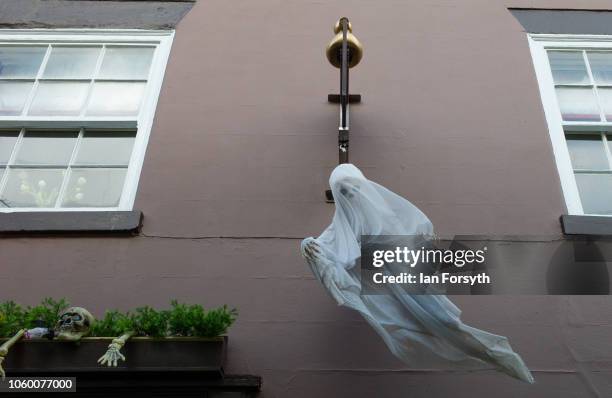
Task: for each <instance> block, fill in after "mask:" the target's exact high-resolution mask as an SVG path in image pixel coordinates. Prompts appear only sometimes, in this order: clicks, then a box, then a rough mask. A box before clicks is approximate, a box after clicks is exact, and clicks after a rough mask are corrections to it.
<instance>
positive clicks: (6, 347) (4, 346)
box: [0, 329, 27, 380]
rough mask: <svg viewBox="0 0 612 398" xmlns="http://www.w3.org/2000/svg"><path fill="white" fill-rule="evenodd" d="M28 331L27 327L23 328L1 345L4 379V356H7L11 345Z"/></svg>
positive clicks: (0, 359) (1, 371)
mask: <svg viewBox="0 0 612 398" xmlns="http://www.w3.org/2000/svg"><path fill="white" fill-rule="evenodd" d="M26 331H27V330H26V329H21V330H20V331H18V332H17V334H15V335H14V336H13V337H11V338H10V339H8V340H7V341H5V342H4V344H2V345H1V346H0V377H2V380H4V378H5V376H6V374H5V373H4V369H2V361H4V358H5V357H6V356H7V354H8V352H9V350H10V349H11V347H12V346H13V345H14V344H15V343H16V342H18V341H19V340H20V339H21V338H22V337H23V335H24V334H25V332H26Z"/></svg>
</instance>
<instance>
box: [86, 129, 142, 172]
mask: <svg viewBox="0 0 612 398" xmlns="http://www.w3.org/2000/svg"><path fill="white" fill-rule="evenodd" d="M134 137H135V133H132V132H125V133H124V132H121V133H98V132H87V133H85V135H84V136H83V139H82V140H81V144H80V145H79V152H78V154H77V157H76V161H75V164H79V165H126V166H127V164H128V163H129V161H130V156H131V155H132V146H133V145H134Z"/></svg>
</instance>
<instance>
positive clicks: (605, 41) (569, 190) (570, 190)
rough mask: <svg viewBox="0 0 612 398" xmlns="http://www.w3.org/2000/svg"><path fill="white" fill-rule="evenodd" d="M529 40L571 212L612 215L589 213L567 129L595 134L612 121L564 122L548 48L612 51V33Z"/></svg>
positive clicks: (606, 129)
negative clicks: (570, 147)
mask: <svg viewBox="0 0 612 398" xmlns="http://www.w3.org/2000/svg"><path fill="white" fill-rule="evenodd" d="M528 40H529V48H530V50H531V56H532V58H533V64H534V67H535V73H536V77H537V80H538V85H539V87H540V95H541V98H542V105H543V106H544V113H545V115H546V122H547V124H548V132H549V133H550V139H551V142H552V148H553V153H554V156H555V161H556V164H557V170H558V171H559V177H560V180H561V188H562V190H563V196H564V198H565V204H566V207H567V212H568V214H570V215H585V216H606V217H612V215H610V214H592V213H587V214H585V212H584V209H583V208H582V201H581V199H580V194H579V191H578V185H577V183H576V178H575V177H574V169H573V167H572V161H571V158H570V154H569V149H568V146H567V142H566V139H565V132H566V130H567V131H570V132H572V133H574V132H581V131H584V132H594V133H602V132H612V122H602V121H600V122H573V121H572V122H568V121H563V117H562V116H561V109H560V107H559V104H558V102H557V94H556V91H555V84H554V80H553V75H552V69H551V66H550V62H549V60H548V55H547V50H567V49H583V50H589V49H598V50H602V49H606V50H608V49H609V50H610V51H612V36H607V35H551V34H529V35H528ZM589 73H590V71H589Z"/></svg>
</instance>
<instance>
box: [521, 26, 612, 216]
mask: <svg viewBox="0 0 612 398" xmlns="http://www.w3.org/2000/svg"><path fill="white" fill-rule="evenodd" d="M529 42H530V47H531V52H532V56H533V60H534V65H535V69H536V75H537V78H538V83H539V86H540V93H541V96H542V102H543V105H544V111H545V113H546V119H547V122H548V128H549V132H550V136H551V140H552V145H553V151H554V154H555V160H556V163H557V168H558V170H559V175H560V177H561V186H562V188H563V194H564V196H565V202H566V205H567V208H568V212H569V214H571V215H605V216H612V37H611V36H576V35H531V36H530V38H529Z"/></svg>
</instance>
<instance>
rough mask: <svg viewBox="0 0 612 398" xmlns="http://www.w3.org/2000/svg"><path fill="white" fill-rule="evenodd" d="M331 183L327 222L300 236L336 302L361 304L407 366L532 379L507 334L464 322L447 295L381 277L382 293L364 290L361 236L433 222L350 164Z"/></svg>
mask: <svg viewBox="0 0 612 398" xmlns="http://www.w3.org/2000/svg"><path fill="white" fill-rule="evenodd" d="M329 184H330V186H331V190H332V193H333V196H334V201H335V206H336V208H335V213H334V216H333V219H332V222H331V225H330V226H329V227H327V229H325V231H323V233H322V234H321V235H320V236H319V237H318V238H306V239H304V240H303V241H302V245H301V252H302V255H303V257H304V258H305V260H306V262H307V263H308V265H309V266H310V268H311V270H312V272H313V274H314V275H315V277H316V278H317V280H318V281H319V282H320V283H321V284H322V285H323V286H324V287H325V289H326V290H327V291H328V292H329V293H330V295H331V296H332V297H333V298H334V299H335V300H336V302H337V303H338V304H339V305H342V306H345V307H348V308H351V309H353V310H355V311H358V312H359V313H360V314H361V315H362V316H363V317H364V318H365V320H366V321H367V322H368V323H369V324H370V326H371V327H372V328H373V329H374V330H375V331H376V332H377V333H378V334H379V335H380V336H381V337H382V339H383V341H384V342H385V344H386V345H387V347H388V348H389V350H390V351H391V352H392V353H393V354H394V355H395V356H396V357H397V358H399V359H400V360H401V361H403V362H404V363H405V364H407V365H408V366H410V367H414V368H417V367H421V368H423V367H430V366H444V365H448V364H451V365H452V367H454V368H464V369H495V370H498V371H501V372H504V373H506V374H508V375H510V376H512V377H514V378H517V379H519V380H523V381H526V382H528V383H533V382H534V379H533V377H532V375H531V373H530V371H529V369H528V368H527V367H526V365H525V364H524V362H523V361H522V359H521V357H520V356H519V355H518V354H516V353H515V352H514V351H513V350H512V348H511V347H510V344H509V343H508V339H507V338H506V337H503V336H498V335H495V334H491V333H488V332H485V331H482V330H479V329H475V328H473V327H470V326H467V325H465V324H464V323H463V322H462V321H461V319H460V316H461V311H460V310H459V308H457V307H456V306H455V305H454V304H453V303H452V302H451V301H450V300H449V299H448V298H447V297H446V296H444V295H413V294H409V293H407V292H406V290H403V289H401V288H399V287H397V285H394V284H386V285H384V288H383V289H386V292H385V294H377V295H362V294H361V287H362V286H361V274H360V267H359V266H358V264H359V261H360V257H361V244H362V241H361V239H362V237H364V236H386V235H389V236H391V235H395V236H397V235H402V236H407V237H408V236H411V237H418V236H434V229H433V225H432V223H431V222H430V221H429V219H428V218H427V216H426V215H425V214H424V213H423V212H421V211H420V210H419V209H418V208H417V207H416V206H414V205H413V204H412V203H410V202H409V201H408V200H406V199H404V198H402V197H401V196H399V195H397V194H395V193H393V192H391V191H390V190H388V189H386V188H385V187H383V186H381V185H379V184H377V183H375V182H372V181H369V180H368V179H366V178H365V177H364V175H363V174H362V173H361V171H360V170H359V169H358V168H357V167H355V166H354V165H352V164H341V165H339V166H337V167H336V168H335V169H334V171H333V172H332V174H331V177H330V180H329ZM415 249H416V247H415Z"/></svg>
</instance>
